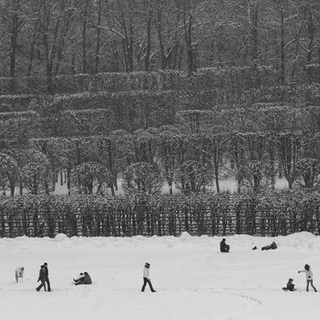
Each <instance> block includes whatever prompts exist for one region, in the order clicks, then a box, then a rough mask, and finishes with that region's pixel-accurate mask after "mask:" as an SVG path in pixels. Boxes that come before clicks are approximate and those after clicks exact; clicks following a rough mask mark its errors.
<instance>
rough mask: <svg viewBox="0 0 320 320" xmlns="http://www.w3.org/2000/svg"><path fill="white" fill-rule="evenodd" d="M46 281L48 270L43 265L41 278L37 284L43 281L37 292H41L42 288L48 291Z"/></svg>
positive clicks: (40, 272)
mask: <svg viewBox="0 0 320 320" xmlns="http://www.w3.org/2000/svg"><path fill="white" fill-rule="evenodd" d="M45 279H46V270H45V268H44V265H42V266H41V267H40V271H39V278H38V281H37V282H39V281H41V284H40V285H39V286H38V287H37V289H36V290H37V291H40V290H41V288H42V287H43V288H44V291H47V290H46V280H45Z"/></svg>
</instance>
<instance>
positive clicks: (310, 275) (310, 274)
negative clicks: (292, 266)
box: [282, 264, 317, 292]
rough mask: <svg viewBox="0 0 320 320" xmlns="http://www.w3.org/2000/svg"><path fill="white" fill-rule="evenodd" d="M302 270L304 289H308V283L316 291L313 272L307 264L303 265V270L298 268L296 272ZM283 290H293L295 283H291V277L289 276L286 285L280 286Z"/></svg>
mask: <svg viewBox="0 0 320 320" xmlns="http://www.w3.org/2000/svg"><path fill="white" fill-rule="evenodd" d="M300 272H304V273H305V274H306V281H307V287H306V290H307V291H309V285H311V287H312V288H313V290H314V291H315V292H317V289H316V287H315V286H314V285H313V272H312V271H311V268H310V266H309V265H308V264H306V265H305V266H304V269H303V270H299V271H298V273H300ZM282 289H283V290H285V291H295V290H296V289H295V285H294V284H293V279H292V278H289V280H288V283H287V286H286V287H283V288H282Z"/></svg>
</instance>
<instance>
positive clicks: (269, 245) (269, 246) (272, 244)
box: [261, 242, 278, 250]
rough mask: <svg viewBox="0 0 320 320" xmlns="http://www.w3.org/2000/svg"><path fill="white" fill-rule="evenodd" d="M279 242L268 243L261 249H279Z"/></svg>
mask: <svg viewBox="0 0 320 320" xmlns="http://www.w3.org/2000/svg"><path fill="white" fill-rule="evenodd" d="M277 248H278V247H277V244H276V243H275V242H272V243H271V244H268V245H267V246H264V247H262V248H261V250H270V249H271V250H274V249H277Z"/></svg>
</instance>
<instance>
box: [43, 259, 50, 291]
mask: <svg viewBox="0 0 320 320" xmlns="http://www.w3.org/2000/svg"><path fill="white" fill-rule="evenodd" d="M43 266H44V272H45V278H44V281H45V283H46V284H47V288H48V291H51V288H50V281H49V271H48V264H47V263H46V262H45V263H44V264H43Z"/></svg>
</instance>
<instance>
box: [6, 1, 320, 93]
mask: <svg viewBox="0 0 320 320" xmlns="http://www.w3.org/2000/svg"><path fill="white" fill-rule="evenodd" d="M0 12H1V15H0V19H1V20H0V27H1V47H0V61H1V62H0V70H1V71H0V73H1V75H2V76H3V77H10V78H12V80H13V81H11V83H10V84H9V86H10V87H11V88H10V90H11V92H16V91H15V89H16V85H17V83H16V81H15V80H17V81H18V82H19V81H20V80H19V79H21V78H24V77H33V76H41V77H44V80H45V82H44V83H45V88H44V89H42V88H41V91H42V90H43V91H45V92H53V91H54V78H55V77H56V76H60V75H61V76H64V75H80V74H92V75H97V74H99V73H104V72H133V71H157V70H166V69H170V70H178V71H184V72H185V73H186V74H188V75H191V74H193V73H194V72H195V71H196V70H197V69H199V68H203V67H217V66H226V65H228V66H250V67H251V66H257V65H268V66H273V67H274V68H275V69H276V70H277V71H278V74H279V77H278V79H277V81H278V83H277V84H285V83H292V82H300V83H301V81H305V80H306V78H305V77H304V76H302V74H304V70H305V69H306V68H307V66H308V65H311V64H318V63H319V57H320V50H319V41H320V32H319V28H320V23H319V22H320V4H319V1H318V0H280V1H279V0H270V1H268V2H265V1H262V0H213V1H208V0H175V1H171V0H113V1H110V0H85V1H79V0H65V1H61V0H42V1H34V0H32V1H25V0H3V1H1V2H0ZM309 75H310V76H311V77H313V76H315V77H319V75H318V74H317V73H316V74H315V73H313V72H309ZM29 79H30V78H29ZM35 81H36V82H39V80H35ZM42 85H43V83H42ZM18 86H19V85H18ZM41 87H43V86H41Z"/></svg>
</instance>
